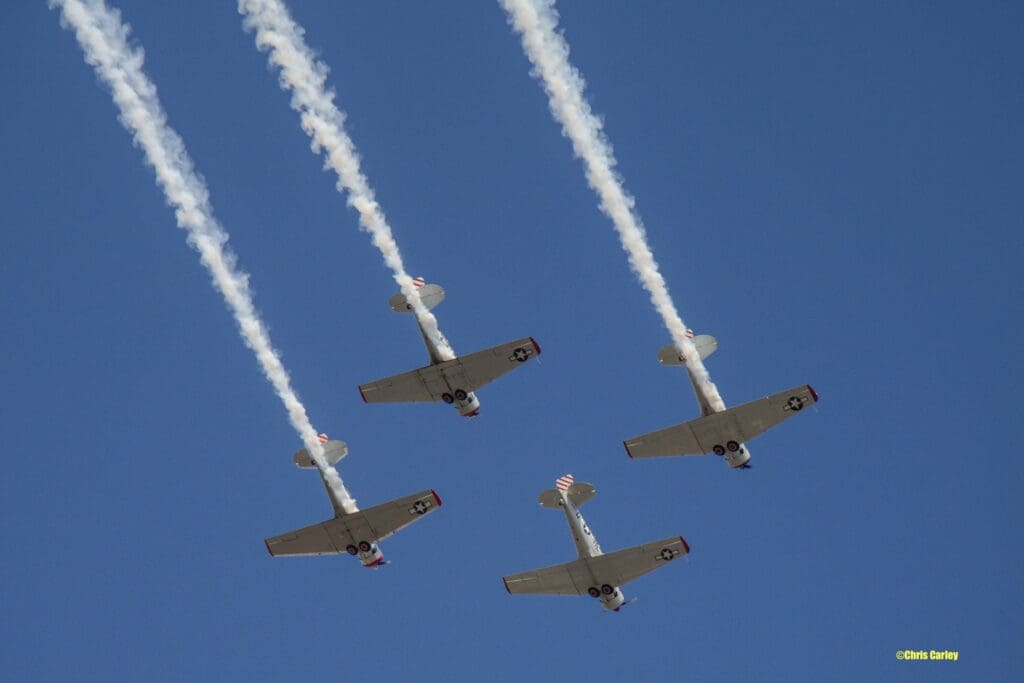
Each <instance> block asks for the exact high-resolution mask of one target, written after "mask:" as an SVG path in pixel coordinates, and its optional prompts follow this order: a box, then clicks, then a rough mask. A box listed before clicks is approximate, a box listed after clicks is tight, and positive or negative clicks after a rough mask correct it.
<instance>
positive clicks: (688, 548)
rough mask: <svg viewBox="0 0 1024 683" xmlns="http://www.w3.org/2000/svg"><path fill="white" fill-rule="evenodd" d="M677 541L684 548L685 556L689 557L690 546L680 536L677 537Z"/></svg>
mask: <svg viewBox="0 0 1024 683" xmlns="http://www.w3.org/2000/svg"><path fill="white" fill-rule="evenodd" d="M679 541H680V543H682V544H683V547H684V548H686V554H687V555H689V554H690V544H689V543H687V542H686V539H685V538H683V537H682V536H680V537H679Z"/></svg>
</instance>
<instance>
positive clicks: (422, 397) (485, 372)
mask: <svg viewBox="0 0 1024 683" xmlns="http://www.w3.org/2000/svg"><path fill="white" fill-rule="evenodd" d="M539 355H540V346H538V344H537V342H535V341H534V340H533V337H524V338H523V339H518V340H516V341H514V342H509V343H507V344H501V345H499V346H494V347H491V348H489V349H484V350H483V351H477V352H476V353H471V354H469V355H466V356H459V357H458V358H456V359H454V360H449V361H445V362H443V363H435V364H433V365H428V366H426V367H423V368H419V369H418V370H412V371H410V372H404V373H402V374H401V375H394V376H392V377H386V378H384V379H381V380H377V381H376V382H370V383H368V384H361V385H359V393H360V394H362V396H363V400H364V401H366V402H367V403H418V402H428V401H440V400H442V398H441V397H442V396H443V395H445V394H452V393H454V392H455V391H456V390H458V389H461V390H462V391H465V392H467V393H468V392H470V391H476V390H477V389H479V388H481V387H483V386H484V385H487V384H490V383H491V382H492V381H494V380H496V379H497V378H499V377H501V376H502V375H504V374H505V373H506V372H508V371H510V370H514V369H515V368H517V367H519V366H520V365H522V364H523V363H525V362H526V361H528V360H530V359H531V358H534V357H535V356H539ZM450 400H451V399H450V397H449V402H450Z"/></svg>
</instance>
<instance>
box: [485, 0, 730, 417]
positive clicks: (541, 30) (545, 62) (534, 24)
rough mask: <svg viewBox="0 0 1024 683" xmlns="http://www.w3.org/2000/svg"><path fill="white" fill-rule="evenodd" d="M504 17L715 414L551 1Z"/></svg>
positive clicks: (715, 398) (522, 3)
mask: <svg viewBox="0 0 1024 683" xmlns="http://www.w3.org/2000/svg"><path fill="white" fill-rule="evenodd" d="M499 2H500V3H501V5H502V7H504V9H505V12H506V13H507V14H508V21H509V24H510V25H511V26H512V27H513V28H514V29H515V30H516V31H518V32H519V33H520V34H521V36H522V41H523V50H524V51H525V52H526V55H527V57H528V58H529V59H530V62H531V63H532V64H533V71H532V72H531V73H532V75H533V76H534V77H535V78H537V79H538V80H539V81H540V82H541V83H542V84H543V85H544V90H545V91H546V92H547V95H548V104H549V105H550V107H551V113H552V115H553V116H554V117H555V120H556V121H558V122H559V123H560V124H561V125H562V134H563V135H565V136H566V137H567V138H569V139H570V140H571V141H572V146H573V150H574V151H575V153H576V156H578V157H579V158H581V159H582V160H583V162H584V163H585V164H586V167H587V182H588V183H589V184H590V186H591V187H592V188H593V189H594V191H595V192H597V195H598V197H599V198H600V200H601V210H602V211H603V212H604V213H605V214H606V215H607V216H608V217H609V218H611V219H612V223H614V225H615V229H616V231H618V233H619V240H620V241H621V242H622V248H623V249H625V251H626V253H627V254H628V255H629V264H630V266H632V268H633V271H634V272H635V273H636V274H637V276H638V277H639V279H640V282H641V284H643V286H644V289H646V290H647V292H648V293H649V294H650V297H651V303H653V304H654V308H655V309H656V310H657V311H658V313H659V314H660V315H661V317H662V320H664V323H665V327H666V328H668V331H669V333H670V334H671V335H672V341H673V342H675V346H676V348H677V349H678V350H679V352H680V353H682V354H683V357H684V358H686V365H687V367H688V368H689V369H690V371H691V372H692V373H693V376H694V378H695V379H696V380H697V385H698V386H699V387H700V389H701V391H702V393H703V394H704V396H705V398H707V400H708V402H709V403H710V404H711V406H712V407H713V408H715V409H716V410H725V403H724V402H723V401H722V397H721V396H720V395H719V394H718V388H717V387H716V386H715V385H714V383H712V381H711V377H710V376H709V375H708V371H707V369H706V368H705V367H704V363H703V362H702V361H701V358H700V354H699V353H697V349H696V348H695V347H694V345H693V341H692V340H690V339H689V338H688V337H687V336H686V324H685V323H683V319H682V318H681V317H680V316H679V312H678V311H677V310H676V307H675V304H674V303H673V301H672V297H671V296H670V295H669V293H668V287H667V286H666V285H665V278H663V277H662V275H661V273H660V272H659V270H658V264H657V262H655V260H654V254H653V253H651V249H650V246H648V244H647V238H646V233H645V230H644V226H643V224H642V223H641V221H640V217H639V216H637V215H636V213H635V212H634V210H633V207H634V204H635V200H634V199H633V197H632V196H630V195H629V194H627V193H626V190H625V189H624V188H623V185H622V180H621V178H619V176H618V174H617V173H616V172H615V164H616V162H615V155H614V153H613V152H612V146H611V143H610V142H609V141H608V139H607V138H606V137H605V134H604V131H603V130H602V125H601V121H600V120H599V119H598V118H597V117H596V116H595V115H594V113H593V112H592V111H591V109H590V104H589V103H588V102H587V100H586V98H584V96H583V90H584V87H585V83H584V80H583V77H582V76H581V75H580V72H579V71H577V70H576V69H575V68H574V67H573V66H572V65H571V64H570V63H569V46H568V44H567V43H566V42H565V39H564V38H563V37H562V36H561V35H560V34H559V33H558V32H557V30H556V29H557V26H558V12H557V11H556V10H555V8H554V0H499Z"/></svg>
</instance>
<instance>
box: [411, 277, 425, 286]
mask: <svg viewBox="0 0 1024 683" xmlns="http://www.w3.org/2000/svg"><path fill="white" fill-rule="evenodd" d="M412 283H413V284H414V285H416V286H417V287H422V286H423V285H425V284H427V281H426V280H424V279H423V278H422V277H414V278H413V279H412Z"/></svg>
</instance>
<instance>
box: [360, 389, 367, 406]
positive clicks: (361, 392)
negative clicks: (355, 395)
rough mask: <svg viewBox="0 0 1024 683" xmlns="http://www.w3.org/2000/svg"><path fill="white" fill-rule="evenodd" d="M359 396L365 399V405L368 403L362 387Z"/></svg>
mask: <svg viewBox="0 0 1024 683" xmlns="http://www.w3.org/2000/svg"><path fill="white" fill-rule="evenodd" d="M359 395H360V396H361V397H362V398H363V403H366V402H367V401H366V394H364V393H363V388H362V387H359Z"/></svg>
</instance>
